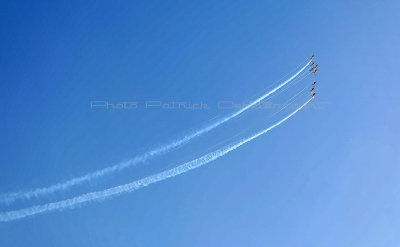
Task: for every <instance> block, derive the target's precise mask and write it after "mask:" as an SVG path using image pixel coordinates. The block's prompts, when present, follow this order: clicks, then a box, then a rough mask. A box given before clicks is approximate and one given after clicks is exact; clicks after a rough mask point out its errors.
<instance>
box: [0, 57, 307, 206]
mask: <svg viewBox="0 0 400 247" xmlns="http://www.w3.org/2000/svg"><path fill="white" fill-rule="evenodd" d="M310 63H311V61H309V62H308V63H306V65H304V66H303V67H302V68H301V69H300V70H299V71H298V72H296V73H295V74H294V75H293V76H291V77H290V78H289V79H287V80H286V81H284V82H283V83H281V84H279V85H278V86H276V87H275V88H274V89H272V90H271V91H269V92H267V93H265V94H264V95H262V96H261V97H259V98H258V99H256V100H254V101H253V102H251V103H250V104H248V105H247V106H245V107H243V108H241V109H240V110H238V111H236V112H234V113H232V114H231V115H228V116H226V117H224V118H222V119H221V120H219V121H216V122H214V123H213V124H211V125H209V126H207V127H205V128H202V129H200V130H198V131H195V132H193V133H191V134H189V135H186V136H184V137H183V138H182V139H179V140H175V141H173V142H171V143H169V144H167V145H165V146H162V147H159V148H156V149H153V150H150V151H148V152H146V153H144V154H142V155H140V156H136V157H135V158H133V159H130V160H128V161H125V162H122V163H119V164H117V165H114V166H110V167H107V168H104V169H101V170H98V171H95V172H92V173H87V174H86V175H84V176H81V177H76V178H73V179H70V180H68V181H65V182H61V183H57V184H54V185H51V186H49V187H44V188H37V189H33V190H30V191H25V192H13V193H8V194H3V195H0V202H3V203H12V202H14V201H15V200H17V199H22V198H25V199H29V198H32V197H39V196H43V195H48V194H51V193H54V192H57V191H61V190H66V189H68V188H70V187H72V186H76V185H79V184H82V183H84V182H87V181H90V180H92V179H94V178H99V177H102V176H105V175H107V174H110V173H113V172H116V171H120V170H122V169H125V168H127V167H130V166H134V165H136V164H139V163H143V162H146V161H147V160H149V159H151V158H153V157H155V156H157V155H161V154H164V153H167V152H168V151H170V150H172V149H174V148H176V147H178V146H180V145H182V144H184V143H186V142H188V141H190V140H191V139H193V138H195V137H198V136H200V135H202V134H204V133H206V132H209V131H211V130H212V129H215V128H216V127H218V126H219V125H221V124H223V123H225V122H227V121H229V120H231V119H232V118H235V117H237V116H238V115H240V114H242V113H243V112H245V111H247V110H248V109H250V108H251V107H253V106H255V105H256V104H258V103H260V102H261V101H263V100H264V99H265V98H267V97H268V96H270V95H271V94H273V93H275V92H276V91H278V90H279V89H280V88H282V87H283V86H285V85H286V84H288V83H289V82H290V81H292V80H293V79H295V78H296V77H297V76H298V75H299V74H300V73H301V72H303V71H304V70H305V69H306V68H307V67H308V66H309V65H310Z"/></svg>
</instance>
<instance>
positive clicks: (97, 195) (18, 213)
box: [0, 98, 312, 222]
mask: <svg viewBox="0 0 400 247" xmlns="http://www.w3.org/2000/svg"><path fill="white" fill-rule="evenodd" d="M311 100H312V98H310V99H309V100H308V101H307V102H306V103H304V104H303V105H302V106H300V107H299V108H297V109H296V110H295V111H293V112H292V113H291V114H289V115H288V116H286V117H285V118H283V119H282V120H280V121H279V122H277V123H275V124H273V125H271V126H270V127H268V128H266V129H264V130H262V131H260V132H258V133H256V134H254V135H252V136H250V137H248V138H245V139H242V140H241V141H239V142H237V143H235V144H231V145H228V146H226V147H223V148H221V149H218V150H216V151H214V152H211V153H208V154H206V155H203V156H201V157H200V158H197V159H195V160H192V161H189V162H187V163H184V164H182V165H179V166H177V167H175V168H171V169H169V170H166V171H163V172H160V173H156V174H154V175H151V176H148V177H145V178H142V179H139V180H135V181H133V182H131V183H128V184H124V185H120V186H116V187H112V188H109V189H106V190H102V191H96V192H91V193H87V194H83V195H81V196H77V197H73V198H70V199H66V200H62V201H58V202H52V203H48V204H43V205H38V206H33V207H30V208H25V209H20V210H15V211H9V212H4V213H0V222H7V221H13V220H17V219H22V218H25V217H28V216H33V215H36V214H40V213H45V212H51V211H55V210H59V211H62V210H66V209H73V208H75V207H77V206H79V205H83V204H85V203H89V202H94V201H102V200H104V199H108V198H111V197H114V196H117V195H121V194H125V193H128V192H132V191H134V190H137V189H140V188H142V187H146V186H148V185H150V184H153V183H157V182H160V181H162V180H165V179H168V178H171V177H175V176H177V175H180V174H183V173H186V172H188V171H190V170H193V169H195V168H198V167H201V166H203V165H205V164H207V163H209V162H211V161H213V160H216V159H218V158H220V157H222V156H224V155H225V154H227V153H229V152H231V151H233V150H235V149H237V148H238V147H240V146H242V145H243V144H245V143H247V142H250V141H252V140H254V139H255V138H257V137H259V136H261V135H263V134H265V133H267V132H268V131H270V130H271V129H273V128H275V127H277V126H279V125H280V124H282V123H283V122H285V121H286V120H288V119H289V118H290V117H292V116H293V115H294V114H296V113H297V112H298V111H299V110H301V109H302V108H303V107H305V106H306V105H307V104H308V103H309V102H310V101H311Z"/></svg>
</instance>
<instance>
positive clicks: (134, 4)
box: [0, 0, 400, 247]
mask: <svg viewBox="0 0 400 247" xmlns="http://www.w3.org/2000/svg"><path fill="white" fill-rule="evenodd" d="M0 12H1V15H0V54H1V55H0V75H1V76H0V93H1V98H0V106H1V107H0V116H1V121H0V192H1V193H6V192H10V191H15V190H19V189H21V190H24V189H28V188H31V187H40V186H47V185H50V184H53V183H56V182H59V181H65V180H66V179H68V178H72V177H74V176H78V175H82V174H84V173H86V172H90V171H94V170H96V169H100V168H103V167H107V166H109V165H112V164H115V163H118V162H120V161H123V160H125V159H127V158H130V157H133V156H134V155H136V154H140V153H142V152H144V151H146V150H148V149H149V148H151V147H155V146H157V145H159V144H162V143H165V142H167V141H169V140H171V139H174V138H176V137H178V136H180V135H181V134H182V133H185V131H188V130H190V129H191V128H193V127H194V126H195V127H196V126H201V124H202V123H206V122H207V121H209V120H210V119H211V118H213V117H215V116H220V115H221V114H222V115H223V114H226V113H229V111H221V110H218V109H217V108H216V107H211V109H209V110H201V111H189V110H186V111H185V110H177V111H165V110H145V109H143V107H139V109H137V110H134V111H117V110H115V111H112V110H110V111H107V110H93V109H90V101H91V100H108V101H110V102H119V101H126V100H128V101H138V102H144V101H145V100H160V101H163V102H168V101H171V100H181V101H188V102H193V103H197V102H200V101H204V102H207V103H210V104H214V106H215V103H216V102H218V101H219V100H234V101H238V102H247V101H248V100H249V99H252V96H254V95H257V94H258V93H260V91H261V90H262V89H264V88H266V87H267V86H269V85H270V84H271V83H272V82H274V81H276V80H277V79H279V78H281V76H282V75H284V74H286V73H287V72H288V71H290V70H291V69H293V68H294V67H295V66H297V65H298V64H299V63H300V62H302V61H303V60H304V59H306V58H307V57H309V56H310V55H311V54H312V53H313V52H314V53H315V54H316V55H317V61H318V62H319V64H320V70H319V75H318V77H317V78H318V81H319V85H318V88H317V90H318V95H317V96H318V97H317V98H316V100H319V101H321V102H325V103H326V104H324V108H323V109H321V110H312V109H309V110H304V111H301V112H299V114H297V115H296V116H295V117H294V118H292V119H290V121H288V122H286V123H285V124H284V125H282V126H280V127H279V128H277V129H275V130H273V131H272V132H270V134H268V135H266V136H263V137H261V138H259V139H257V140H255V141H253V142H251V143H249V144H247V145H245V146H243V147H241V148H240V149H238V150H237V151H235V152H233V153H231V154H229V155H227V156H225V157H223V158H221V159H219V160H217V161H215V162H213V163H212V164H210V165H208V166H205V167H203V168H200V169H197V170H195V171H192V172H190V173H187V174H184V175H182V176H179V177H176V178H173V179H169V180H167V181H164V182H161V183H157V184H154V185H152V186H150V187H147V188H144V189H141V190H139V191H136V192H134V193H131V194H127V195H124V196H121V197H118V198H115V199H113V200H107V201H105V202H103V203H94V204H90V205H88V206H85V207H81V208H78V209H75V210H70V211H64V212H55V213H49V214H44V215H39V216H36V217H32V218H28V219H23V220H18V221H14V222H9V223H1V224H0V246H73V245H74V246H96V247H98V246H174V247H176V246H335V247H336V246H364V247H366V246H399V245H400V238H399V229H400V214H399V212H400V211H399V209H400V199H399V197H400V183H399V174H400V167H399V165H400V159H399V156H398V153H399V151H400V147H399V144H398V140H399V137H400V136H399V132H398V126H399V125H400V121H399V119H400V118H399V114H400V111H399V109H398V107H399V103H400V100H399V99H400V97H399V92H400V91H399V90H400V86H399V80H398V79H396V78H398V72H399V66H400V59H399V57H400V48H399V44H400V28H399V24H400V16H399V13H400V2H399V1H385V0H383V1H301V2H300V1H297V2H295V1H195V2H193V1H162V2H160V1H158V2H156V1H146V3H144V2H142V1H130V2H129V1H113V2H110V1H68V2H59V1H48V2H45V1H41V2H37V1H7V2H6V1H2V2H1V4H0ZM287 97H290V95H289V94H288V95H287ZM261 115H262V114H261V113H260V112H258V113H254V114H249V115H248V116H244V117H243V118H241V119H239V120H235V121H237V122H233V123H232V124H227V125H226V126H224V127H222V128H220V129H218V130H215V131H214V132H212V133H209V134H207V135H205V136H204V137H202V138H199V139H198V140H196V141H195V142H194V143H193V144H190V145H192V146H190V145H187V147H186V146H185V147H184V148H183V149H180V150H177V153H171V154H169V155H167V156H165V157H160V158H159V159H157V160H154V164H153V162H149V163H148V164H146V165H144V166H142V167H137V168H135V169H129V170H128V171H126V172H125V173H123V174H115V175H113V176H112V178H111V179H101V180H98V181H93V182H91V183H90V184H88V185H85V186H83V187H80V188H76V189H73V190H71V191H66V192H62V193H60V194H58V195H52V196H49V197H46V198H42V199H34V200H32V201H21V202H18V203H16V204H13V205H8V206H7V205H2V206H1V210H2V211H5V210H11V209H15V208H23V207H25V206H29V205H33V204H36V203H43V202H48V201H53V200H59V199H62V198H68V197H70V196H73V195H77V194H80V193H83V192H86V191H93V190H98V189H102V188H106V187H109V186H113V185H117V184H120V183H126V182H128V181H131V180H133V179H136V178H139V177H141V176H142V175H144V174H150V173H152V172H155V171H160V170H163V169H167V168H169V167H172V166H174V165H178V164H180V163H181V162H183V161H187V160H190V159H192V158H196V157H198V155H200V154H202V153H204V152H206V151H211V150H213V149H212V148H211V146H210V145H211V144H210V143H211V142H213V144H215V143H217V139H218V140H219V141H220V140H224V139H225V138H228V137H229V136H233V135H236V134H238V133H240V132H241V131H242V128H244V127H247V126H252V124H253V125H256V126H253V127H254V128H252V129H251V130H250V131H248V132H247V133H252V131H254V130H257V129H259V127H261V126H265V125H264V124H263V121H264V120H267V119H263V118H261V119H260V116H261ZM243 119H244V122H243V124H239V123H241V122H239V121H242V120H243ZM270 120H271V119H269V120H268V121H270ZM244 123H246V124H244ZM271 123H272V122H271ZM248 124H249V125H248ZM396 126H397V127H396ZM219 133H223V134H219ZM218 135H221V138H219V136H218ZM217 137H218V138H217ZM214 139H215V140H214ZM185 148H187V150H186V149H185ZM191 148H192V150H191ZM190 150H191V151H190Z"/></svg>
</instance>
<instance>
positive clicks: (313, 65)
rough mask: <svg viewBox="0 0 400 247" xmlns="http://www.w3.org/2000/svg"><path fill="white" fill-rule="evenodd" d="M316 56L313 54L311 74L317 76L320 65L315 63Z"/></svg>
mask: <svg viewBox="0 0 400 247" xmlns="http://www.w3.org/2000/svg"><path fill="white" fill-rule="evenodd" d="M314 57H315V56H314V54H312V56H311V57H310V60H311V61H312V63H311V65H310V67H311V68H310V72H311V73H313V74H314V75H315V73H317V71H318V64H317V63H315V62H314Z"/></svg>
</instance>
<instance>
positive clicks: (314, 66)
mask: <svg viewBox="0 0 400 247" xmlns="http://www.w3.org/2000/svg"><path fill="white" fill-rule="evenodd" d="M310 59H311V61H312V63H311V65H310V67H311V68H310V72H311V73H313V74H314V75H315V73H317V71H318V64H317V63H315V62H314V54H312V56H311V58H310ZM315 85H317V81H314V82H313V84H312V87H311V90H310V94H311V97H312V98H313V99H314V98H315V94H316V93H315Z"/></svg>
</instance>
